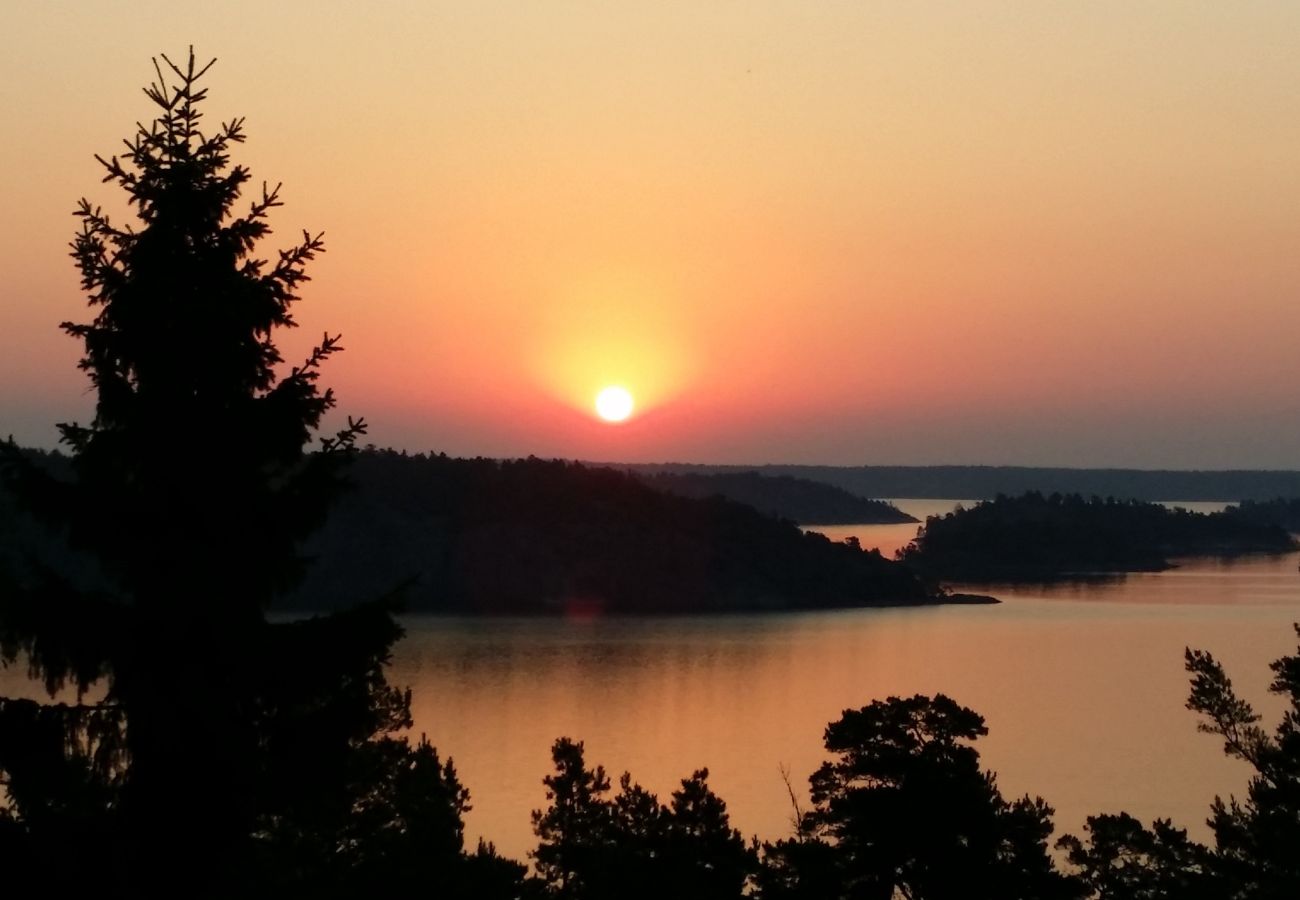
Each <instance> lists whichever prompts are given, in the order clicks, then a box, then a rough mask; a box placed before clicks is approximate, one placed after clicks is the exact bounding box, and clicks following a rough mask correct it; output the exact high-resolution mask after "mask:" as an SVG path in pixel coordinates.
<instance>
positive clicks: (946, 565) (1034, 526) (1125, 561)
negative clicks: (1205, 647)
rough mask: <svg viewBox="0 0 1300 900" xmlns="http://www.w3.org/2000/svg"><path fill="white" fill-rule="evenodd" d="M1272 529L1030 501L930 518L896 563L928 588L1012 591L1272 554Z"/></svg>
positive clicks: (1066, 500) (1095, 502)
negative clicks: (940, 583)
mask: <svg viewBox="0 0 1300 900" xmlns="http://www.w3.org/2000/svg"><path fill="white" fill-rule="evenodd" d="M1292 547H1293V541H1292V539H1291V537H1290V536H1289V535H1288V534H1287V533H1286V532H1285V531H1284V530H1283V529H1281V528H1278V527H1277V526H1275V525H1258V524H1254V523H1251V522H1246V521H1243V520H1242V519H1240V518H1238V517H1235V516H1231V515H1228V514H1226V513H1213V514H1209V515H1207V514H1204V513H1193V512H1188V511H1187V510H1184V509H1170V508H1169V507H1166V506H1162V505H1160V504H1157V503H1142V502H1139V501H1136V500H1127V501H1120V500H1114V499H1105V500H1103V499H1101V498H1098V497H1093V498H1091V499H1085V498H1083V497H1081V496H1079V495H1078V494H1066V495H1061V494H1052V495H1051V496H1046V497H1045V496H1043V495H1042V494H1039V493H1036V492H1030V493H1027V494H1023V495H1021V496H1019V497H1005V496H1002V497H998V498H996V499H994V500H990V501H984V502H981V503H977V504H976V505H975V506H972V507H970V508H960V507H959V508H958V509H957V510H956V511H954V512H951V513H948V514H947V515H945V516H931V517H930V518H929V519H927V520H926V522H925V525H924V527H923V528H922V530H921V531H920V533H919V534H918V536H917V538H916V540H915V541H914V542H913V543H912V544H910V545H908V546H907V547H906V548H904V549H903V550H902V551H900V553H899V558H900V559H902V560H903V561H904V562H906V563H907V564H908V565H909V566H912V567H913V568H914V569H916V570H917V571H919V572H922V573H924V574H925V575H927V576H929V577H932V578H939V579H943V580H949V581H977V582H978V581H1004V580H1005V581H1021V580H1037V579H1051V578H1060V577H1064V576H1070V575H1078V574H1089V573H1102V572H1134V571H1151V570H1157V569H1163V568H1166V567H1167V566H1168V565H1169V558H1170V557H1175V556H1201V555H1212V556H1231V555H1237V554H1242V553H1260V552H1265V553H1276V552H1282V551H1286V550H1290V549H1292Z"/></svg>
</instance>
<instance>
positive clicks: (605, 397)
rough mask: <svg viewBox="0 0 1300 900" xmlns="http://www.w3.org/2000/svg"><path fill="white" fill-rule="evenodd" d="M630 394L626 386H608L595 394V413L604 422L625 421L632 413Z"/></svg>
mask: <svg viewBox="0 0 1300 900" xmlns="http://www.w3.org/2000/svg"><path fill="white" fill-rule="evenodd" d="M633 405H634V404H633V402H632V395H631V394H630V393H628V390H627V388H621V387H618V386H610V387H607V388H605V389H604V390H602V391H601V392H600V393H599V394H597V395H596V415H598V416H600V417H601V418H602V419H604V420H605V421H606V422H625V421H627V418H628V416H630V415H632V407H633Z"/></svg>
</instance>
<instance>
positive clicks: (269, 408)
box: [0, 52, 521, 896]
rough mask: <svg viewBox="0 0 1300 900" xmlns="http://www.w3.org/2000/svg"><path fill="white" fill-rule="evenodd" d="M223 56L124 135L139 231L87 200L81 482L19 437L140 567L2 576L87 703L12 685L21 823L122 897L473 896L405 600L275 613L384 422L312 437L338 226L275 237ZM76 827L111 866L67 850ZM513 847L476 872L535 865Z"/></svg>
mask: <svg viewBox="0 0 1300 900" xmlns="http://www.w3.org/2000/svg"><path fill="white" fill-rule="evenodd" d="M210 65H211V63H209V64H208V66H198V65H196V63H195V59H194V55H193V52H191V53H190V55H189V59H188V61H187V62H185V63H183V64H181V65H176V64H173V63H172V62H171V61H170V60H169V59H167V57H165V56H164V57H163V58H162V65H159V64H158V63H157V62H156V61H155V70H156V72H157V80H156V81H155V82H154V83H153V84H151V85H150V86H149V87H147V88H146V89H145V94H146V95H147V96H148V99H149V100H150V101H151V102H152V103H153V104H154V106H155V107H156V108H157V118H156V119H155V120H154V121H152V122H151V123H150V124H148V125H142V126H140V127H139V129H138V131H137V132H136V134H135V135H134V136H133V137H132V138H131V139H130V140H128V141H126V142H125V144H126V147H125V150H124V151H123V152H122V153H121V155H120V156H112V157H109V158H107V159H105V158H102V157H97V158H98V159H99V161H100V163H101V164H102V165H103V168H104V172H105V176H104V181H106V182H110V183H112V184H114V185H115V186H117V187H118V188H120V189H121V190H122V191H123V192H124V194H125V197H126V200H127V201H128V202H129V204H130V208H131V211H132V213H133V214H134V215H135V217H136V218H137V220H138V222H137V223H136V225H135V226H133V227H124V226H119V225H117V224H116V223H114V222H112V221H110V218H109V216H108V215H107V214H105V213H104V212H103V211H102V210H101V208H100V207H98V206H96V205H94V204H92V203H90V202H89V201H85V200H83V201H81V203H80V205H79V207H78V209H77V216H78V217H79V219H80V221H81V230H80V232H79V233H78V234H77V235H76V238H75V240H74V241H73V244H72V255H73V257H74V258H75V260H76V263H77V265H78V267H79V269H80V271H81V278H82V286H83V287H84V289H85V290H86V292H87V293H88V294H89V299H90V304H91V306H92V308H93V309H94V310H95V315H94V318H93V319H92V320H91V321H90V322H87V323H65V324H64V326H63V328H64V329H65V330H66V331H67V332H68V333H69V334H71V335H72V336H74V337H76V338H78V339H79V340H81V341H82V342H83V344H84V348H85V355H84V357H83V359H82V361H81V367H82V369H84V370H85V371H86V372H87V373H88V375H89V377H90V379H91V383H92V385H93V387H94V390H95V397H96V405H95V415H94V419H93V421H92V422H91V423H90V424H89V425H87V426H83V425H79V424H75V423H74V424H69V425H62V426H60V428H61V431H62V439H63V441H64V443H66V444H67V446H68V447H69V448H70V449H71V452H72V455H73V470H74V473H75V478H73V479H72V480H60V479H57V478H54V477H51V476H50V475H49V474H48V473H47V472H45V471H43V470H42V469H40V468H39V467H35V466H32V465H30V464H27V463H26V461H25V460H24V459H23V458H22V457H21V456H20V455H19V454H17V452H16V450H15V448H13V447H12V446H11V447H10V451H9V453H8V461H7V473H8V480H9V481H10V483H11V485H12V487H13V489H14V491H15V492H16V494H17V496H18V497H19V498H20V500H21V501H22V502H23V503H24V504H25V505H26V507H27V508H28V509H29V510H30V511H31V512H32V513H33V514H35V515H37V516H38V517H40V518H41V519H42V520H44V521H45V522H46V523H47V524H49V525H50V526H52V527H53V528H54V529H55V530H56V531H58V532H59V533H60V534H61V535H63V536H64V537H66V539H67V541H68V542H69V543H70V544H71V545H72V546H73V547H74V548H76V549H78V550H80V551H82V552H84V553H85V554H87V555H88V556H89V557H91V558H92V559H93V560H94V561H95V562H96V563H97V564H98V566H99V567H100V568H101V569H102V571H103V573H104V575H105V576H106V579H107V582H108V583H110V584H111V585H112V586H113V588H112V589H111V590H108V591H103V590H101V591H99V592H96V593H87V592H85V591H81V590H79V589H78V588H77V586H75V585H73V584H71V583H70V582H69V581H68V579H66V578H64V577H62V574H61V573H56V572H50V571H42V570H40V569H39V567H35V568H34V569H33V570H32V571H30V572H27V573H25V574H24V575H23V576H22V577H21V578H18V579H17V580H16V582H15V583H11V584H9V585H8V589H7V590H4V592H3V595H0V650H2V651H3V655H4V657H5V659H6V660H7V661H9V662H12V661H14V660H16V659H18V658H20V657H25V658H26V659H28V661H29V663H30V666H31V670H32V674H33V675H34V676H38V677H40V678H42V679H43V680H44V681H45V683H46V685H47V687H48V688H49V689H50V690H51V692H52V693H53V692H56V691H58V690H60V689H64V688H66V689H68V690H69V691H72V692H74V693H75V695H76V697H77V698H78V702H76V703H72V704H41V705H38V704H35V703H31V702H30V701H17V700H6V701H2V702H0V726H2V727H0V773H2V774H3V777H4V779H5V788H6V790H7V794H8V798H9V806H8V808H7V809H5V810H4V812H3V813H0V826H2V827H0V836H3V837H4V838H5V840H6V841H7V842H8V849H10V850H15V851H21V854H22V855H21V857H17V860H18V861H17V862H16V863H14V864H13V865H16V866H20V867H25V868H26V869H27V870H28V871H29V872H30V873H31V874H34V875H39V876H40V877H42V878H44V879H45V880H46V882H47V885H52V886H60V885H61V886H63V887H68V888H72V887H87V886H93V887H94V889H95V890H97V891H98V892H99V893H100V894H108V895H112V894H114V893H115V892H118V891H120V892H121V893H123V894H131V895H134V896H141V895H144V896H152V895H154V894H155V893H157V892H159V891H164V890H165V891H167V892H168V893H169V894H179V895H185V896H199V895H206V894H209V893H211V894H214V895H215V894H221V895H228V894H229V893H230V892H231V891H233V890H236V889H238V890H245V891H248V890H254V889H261V888H266V887H268V886H270V885H278V886H281V887H291V886H294V885H300V886H301V885H316V886H317V887H319V888H320V889H321V891H322V892H324V893H332V892H333V890H332V889H334V888H339V887H340V886H343V885H347V886H350V888H351V889H352V891H353V893H354V894H355V891H356V889H357V888H358V887H359V886H360V885H359V884H358V880H357V879H358V877H359V876H360V874H361V873H365V874H366V875H367V877H368V878H369V879H370V880H369V881H368V883H367V885H366V887H367V888H369V889H382V888H383V887H384V886H389V887H393V886H401V876H402V874H403V873H408V874H409V873H414V872H419V873H420V875H421V877H422V878H426V879H427V878H428V876H429V873H430V871H431V868H439V867H440V868H441V869H442V870H443V872H444V875H446V876H447V877H446V878H444V879H443V880H445V881H446V882H447V888H448V891H451V889H452V888H453V887H454V884H453V883H454V882H455V881H456V880H457V878H459V877H460V876H459V875H456V876H455V877H452V876H451V875H450V874H449V871H450V870H449V869H448V867H449V866H451V865H452V863H451V861H452V860H457V861H458V862H457V864H458V865H459V864H461V863H465V864H466V865H468V863H467V860H466V859H465V858H464V857H463V856H462V854H461V842H462V835H461V825H460V814H461V813H462V812H463V811H464V809H465V808H466V805H465V801H466V795H465V794H464V791H463V789H462V788H461V787H460V785H459V783H458V782H457V781H456V779H455V775H454V772H453V771H452V769H451V768H450V764H449V763H448V764H446V765H445V766H444V765H443V764H441V762H440V761H439V760H438V758H437V755H436V753H434V752H433V751H432V748H430V747H428V746H427V745H423V744H422V745H421V746H419V747H417V748H415V749H412V748H410V747H409V746H408V745H407V744H406V743H405V742H404V741H400V740H397V739H394V738H391V737H385V735H388V734H390V733H391V732H394V731H395V730H397V729H399V728H401V727H403V726H405V725H407V724H409V713H408V706H409V697H408V695H406V694H405V693H403V692H400V691H397V690H395V689H393V688H392V687H391V686H389V685H388V684H387V682H386V681H385V678H384V671H383V670H384V665H385V663H386V661H387V659H388V654H389V648H390V647H391V646H392V644H393V642H394V641H395V640H396V639H397V638H398V637H399V636H400V634H401V630H400V628H399V627H398V626H397V625H396V623H395V622H394V621H393V619H392V617H391V615H390V613H389V609H388V606H387V605H386V604H385V603H383V602H374V603H369V604H362V605H359V606H357V607H356V608H354V609H352V610H350V611H347V612H344V613H339V614H336V615H334V616H330V617H323V618H317V619H312V620H308V621H301V622H295V623H281V624H271V623H268V621H267V619H266V615H265V614H266V611H267V609H268V606H269V604H270V603H271V601H272V599H273V598H274V597H275V596H276V595H277V593H279V592H282V591H284V590H285V589H287V588H288V587H290V586H292V585H293V584H294V583H295V581H296V580H297V578H298V576H299V575H300V573H301V571H302V568H303V559H302V558H301V557H300V554H299V552H298V549H297V548H298V546H299V542H300V541H301V540H302V539H303V538H304V537H305V536H306V535H307V534H308V533H309V532H311V531H312V530H313V529H314V528H315V527H316V526H317V525H318V524H319V523H320V521H321V520H322V518H323V516H324V514H325V513H326V511H327V510H328V508H329V505H330V503H331V501H332V499H333V498H334V497H335V496H336V494H337V493H338V491H339V489H340V488H341V487H342V485H343V481H342V471H341V466H342V463H344V462H345V461H346V460H347V458H348V455H349V451H350V450H351V448H352V446H353V444H354V442H355V440H356V439H357V437H358V436H359V435H361V434H363V433H364V431H365V425H364V423H363V422H362V421H361V420H359V419H358V420H353V419H351V418H349V419H348V422H347V425H346V427H345V428H343V429H342V430H341V431H339V432H338V433H337V434H335V435H333V436H331V437H325V438H323V439H321V440H319V442H318V445H317V449H316V450H315V451H314V452H308V451H309V449H310V448H309V447H308V445H309V443H310V442H311V441H312V440H313V436H314V435H315V434H316V433H317V430H318V428H319V427H320V425H321V421H322V417H323V416H324V415H325V413H326V412H327V411H328V410H329V409H330V408H331V407H333V406H334V397H333V394H332V393H331V392H330V391H329V390H322V389H320V387H319V386H318V384H317V379H318V375H319V371H320V367H321V364H322V363H323V362H325V360H326V359H328V357H329V356H331V355H332V354H333V353H335V352H337V351H339V350H340V349H341V347H340V345H339V340H338V338H337V337H335V336H331V335H328V334H327V335H325V337H324V338H323V339H322V340H321V342H320V344H319V345H318V346H316V348H315V349H314V350H313V351H312V352H311V353H310V354H309V355H308V357H307V358H306V359H305V360H303V361H302V362H300V363H299V364H297V365H293V366H287V365H286V364H285V363H284V361H283V360H282V358H281V355H280V352H279V351H278V350H277V348H276V344H275V340H274V338H275V335H276V333H277V332H278V331H279V330H280V329H284V328H288V327H292V326H293V325H294V320H293V315H292V311H291V310H292V307H293V304H294V302H295V301H296V300H297V299H298V290H299V289H300V287H301V286H302V284H303V283H304V282H305V281H307V280H308V279H307V274H306V266H307V264H308V263H309V262H310V261H311V260H312V259H313V258H314V257H315V255H316V254H317V253H319V252H321V250H322V240H321V236H320V235H313V234H310V233H306V232H304V233H303V235H302V239H301V240H300V241H299V242H298V243H297V244H295V245H294V246H292V247H290V248H288V249H286V250H280V251H278V252H277V253H275V254H274V255H272V257H271V258H270V259H269V260H267V259H261V258H259V257H258V256H257V247H258V245H259V242H260V241H261V239H262V238H264V237H266V236H267V235H268V234H269V233H270V227H269V224H268V216H269V214H270V212H271V210H272V209H274V208H275V207H277V206H279V205H280V199H279V189H278V187H277V188H268V187H267V186H266V185H263V186H262V187H261V189H260V190H258V191H256V192H255V193H254V195H253V198H252V200H251V202H246V203H245V204H244V205H243V206H242V208H240V204H241V198H242V197H243V195H244V193H245V191H246V189H247V187H248V182H249V181H250V174H249V171H248V170H247V169H246V168H244V167H243V166H240V165H232V164H231V161H230V152H231V150H232V148H233V147H234V145H236V144H238V143H240V142H242V141H243V140H244V134H243V128H242V125H243V122H242V120H241V119H233V120H231V121H229V122H226V123H223V124H220V125H219V126H217V127H214V128H208V127H206V126H205V125H204V123H203V122H202V115H201V113H200V106H201V104H202V102H203V101H204V99H205V95H206V91H205V90H204V89H203V88H202V87H200V80H201V79H202V77H203V75H204V73H205V72H206V71H207V69H208V67H209V66H210ZM87 692H90V693H87ZM92 699H93V701H94V702H90V700H92ZM69 838H71V839H72V840H75V841H76V843H75V846H77V847H78V848H80V850H79V852H84V853H85V854H86V855H85V856H84V857H83V858H82V861H83V862H84V863H85V865H79V866H68V865H64V864H63V861H64V859H65V857H66V855H67V854H68V853H69V851H70V847H69V843H68V840H69ZM485 856H486V857H487V858H488V864H486V865H485V864H484V863H483V858H484V857H485ZM493 859H495V856H494V854H490V853H481V854H479V855H478V857H477V861H476V862H475V863H474V865H473V867H472V868H473V869H474V871H483V872H486V871H488V870H491V872H490V874H491V876H492V878H498V877H500V879H501V880H503V881H505V882H510V883H514V882H517V881H518V880H519V876H520V874H521V873H520V872H518V871H516V869H517V868H518V867H517V866H516V867H515V869H511V868H510V866H508V865H507V866H504V868H503V867H495V868H494V866H493V865H492V860H493ZM465 871H469V869H465ZM407 886H410V885H407Z"/></svg>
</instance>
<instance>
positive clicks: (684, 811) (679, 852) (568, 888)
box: [533, 738, 757, 900]
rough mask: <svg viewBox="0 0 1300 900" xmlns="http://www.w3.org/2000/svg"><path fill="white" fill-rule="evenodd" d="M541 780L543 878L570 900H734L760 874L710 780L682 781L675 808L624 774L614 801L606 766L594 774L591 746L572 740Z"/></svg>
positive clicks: (557, 749) (559, 748)
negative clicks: (586, 748) (552, 770)
mask: <svg viewBox="0 0 1300 900" xmlns="http://www.w3.org/2000/svg"><path fill="white" fill-rule="evenodd" d="M551 758H552V760H553V762H554V764H555V774H554V775H548V776H547V777H546V778H544V779H543V783H544V784H545V785H546V789H547V790H546V797H547V799H548V800H550V801H551V805H550V806H549V807H548V808H547V809H544V810H536V811H534V812H533V829H534V830H535V831H536V833H537V837H538V846H537V850H536V851H535V852H534V853H533V858H534V861H535V863H536V866H537V870H538V873H539V875H540V877H541V879H542V880H543V882H544V883H545V884H546V886H547V888H548V890H549V893H550V895H551V896H554V897H559V898H564V900H616V898H628V900H640V898H644V900H651V898H664V897H673V898H682V900H731V898H739V897H741V896H742V895H743V891H744V888H745V885H746V883H747V880H748V878H749V876H750V875H751V874H752V873H753V871H754V869H755V868H756V867H757V859H756V856H755V854H754V851H753V849H752V848H750V847H748V846H746V844H745V841H744V840H743V839H742V838H741V836H740V833H739V832H738V831H736V830H735V829H733V828H732V827H731V824H730V819H729V817H728V815H727V807H726V804H725V803H723V801H722V800H721V798H719V797H718V796H717V795H716V794H714V793H713V791H712V790H711V789H710V788H709V786H708V776H709V773H708V770H706V769H701V770H699V771H697V772H695V773H694V774H693V775H692V776H691V777H690V778H687V779H684V780H683V781H682V785H681V788H680V789H679V790H676V791H674V792H673V795H672V801H671V802H670V803H669V804H668V805H666V806H665V805H663V804H661V803H660V802H659V799H658V797H656V796H655V795H654V794H652V793H650V792H649V791H647V790H646V789H645V788H643V787H641V786H640V785H639V784H636V783H635V782H633V781H632V778H631V775H629V774H626V773H625V774H624V775H623V777H622V778H621V779H620V782H619V791H618V793H617V794H615V795H613V796H612V797H611V796H610V781H609V778H608V776H606V774H605V770H604V768H603V767H601V766H596V768H595V769H588V768H587V767H586V762H585V759H584V752H583V745H582V743H581V742H576V743H575V742H574V741H571V740H569V739H567V738H561V739H559V740H558V741H556V742H555V745H554V747H553V748H552V751H551Z"/></svg>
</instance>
